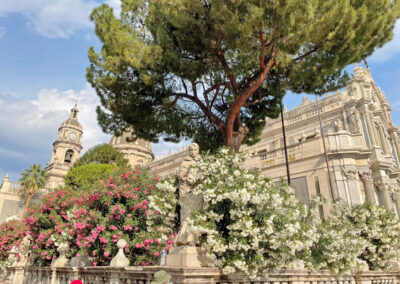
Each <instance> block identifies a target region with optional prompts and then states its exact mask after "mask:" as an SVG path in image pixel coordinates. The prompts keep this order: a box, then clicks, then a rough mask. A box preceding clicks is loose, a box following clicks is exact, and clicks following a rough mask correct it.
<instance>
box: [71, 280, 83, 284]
mask: <svg viewBox="0 0 400 284" xmlns="http://www.w3.org/2000/svg"><path fill="white" fill-rule="evenodd" d="M70 284H83V282H82V281H81V280H73V281H72V282H71V283H70Z"/></svg>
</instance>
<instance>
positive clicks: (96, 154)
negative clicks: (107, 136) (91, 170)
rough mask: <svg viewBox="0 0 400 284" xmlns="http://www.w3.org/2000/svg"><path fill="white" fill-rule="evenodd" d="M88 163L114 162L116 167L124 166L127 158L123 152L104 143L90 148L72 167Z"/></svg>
mask: <svg viewBox="0 0 400 284" xmlns="http://www.w3.org/2000/svg"><path fill="white" fill-rule="evenodd" d="M89 164H108V165H111V164H115V165H116V166H118V167H121V168H124V167H126V166H127V165H128V160H127V159H125V156H124V154H122V153H121V152H119V151H118V150H117V149H115V148H114V147H113V146H111V145H110V144H106V143H105V144H99V145H96V146H94V147H92V148H90V149H89V150H88V151H87V152H86V153H85V154H84V155H83V156H82V157H80V158H79V159H78V160H77V161H76V162H75V163H74V168H77V167H80V166H84V165H89Z"/></svg>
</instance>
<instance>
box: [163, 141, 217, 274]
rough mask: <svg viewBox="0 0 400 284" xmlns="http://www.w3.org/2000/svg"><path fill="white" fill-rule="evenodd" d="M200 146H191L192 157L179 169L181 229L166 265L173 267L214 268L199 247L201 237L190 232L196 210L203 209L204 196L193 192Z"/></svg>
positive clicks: (193, 144) (194, 144) (186, 159)
mask: <svg viewBox="0 0 400 284" xmlns="http://www.w3.org/2000/svg"><path fill="white" fill-rule="evenodd" d="M199 150H200V149H199V145H197V144H196V143H192V144H191V145H190V146H189V153H190V156H189V157H187V158H185V160H184V161H183V162H182V164H181V166H180V167H179V169H178V178H179V205H180V206H181V214H180V221H181V224H180V228H179V232H178V235H177V237H176V246H175V247H174V248H173V249H172V250H171V252H170V253H169V254H168V255H167V258H166V265H167V266H173V267H204V266H212V261H211V260H210V259H208V258H207V257H206V256H205V255H204V254H203V252H202V251H201V249H200V247H199V236H198V235H196V234H195V233H194V232H192V231H190V229H189V226H188V220H189V218H190V215H191V213H192V212H193V211H194V210H200V209H202V208H203V204H204V201H203V196H202V195H201V194H195V193H194V192H193V185H194V183H195V181H196V179H197V173H196V172H195V171H194V169H193V167H194V166H195V165H196V164H197V162H198V160H199Z"/></svg>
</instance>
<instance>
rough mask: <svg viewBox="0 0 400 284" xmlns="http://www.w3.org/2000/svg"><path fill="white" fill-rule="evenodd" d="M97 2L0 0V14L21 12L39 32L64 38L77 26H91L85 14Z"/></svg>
mask: <svg viewBox="0 0 400 284" xmlns="http://www.w3.org/2000/svg"><path fill="white" fill-rule="evenodd" d="M98 4H99V3H96V1H94V0H12V1H10V0H0V17H1V16H7V15H8V14H10V13H21V14H23V15H25V16H26V17H27V18H28V20H29V22H28V25H29V26H30V27H31V28H32V29H33V30H35V31H36V32H38V33H39V34H41V35H43V36H46V37H50V38H67V37H69V36H71V35H72V34H73V33H74V32H76V31H77V30H83V29H88V28H91V26H92V24H91V22H90V20H89V15H90V12H91V11H92V9H93V8H94V7H96V6H98Z"/></svg>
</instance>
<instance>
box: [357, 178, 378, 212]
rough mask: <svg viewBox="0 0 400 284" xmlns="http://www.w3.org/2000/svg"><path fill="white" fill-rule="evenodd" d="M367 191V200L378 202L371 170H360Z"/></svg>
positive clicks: (373, 202)
mask: <svg viewBox="0 0 400 284" xmlns="http://www.w3.org/2000/svg"><path fill="white" fill-rule="evenodd" d="M359 174H360V177H361V180H362V183H363V186H364V191H365V202H369V203H372V204H378V202H377V200H376V196H375V192H374V183H373V181H372V176H371V172H370V171H360V172H359Z"/></svg>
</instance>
